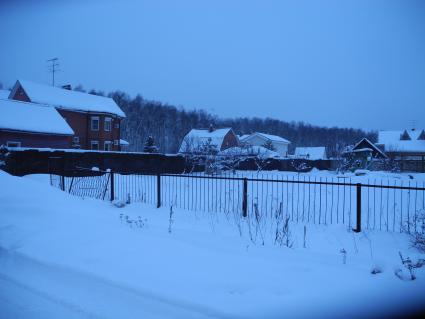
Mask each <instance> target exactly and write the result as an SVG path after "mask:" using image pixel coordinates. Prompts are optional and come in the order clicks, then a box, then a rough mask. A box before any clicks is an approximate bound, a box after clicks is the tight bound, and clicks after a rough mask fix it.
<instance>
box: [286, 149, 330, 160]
mask: <svg viewBox="0 0 425 319" xmlns="http://www.w3.org/2000/svg"><path fill="white" fill-rule="evenodd" d="M294 157H295V158H304V159H309V160H325V159H328V157H327V155H326V147H324V146H318V147H297V148H296V149H295V154H294Z"/></svg>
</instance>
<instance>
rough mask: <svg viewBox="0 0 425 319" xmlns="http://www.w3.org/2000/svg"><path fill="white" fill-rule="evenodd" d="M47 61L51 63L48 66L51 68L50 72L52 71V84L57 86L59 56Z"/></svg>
mask: <svg viewBox="0 0 425 319" xmlns="http://www.w3.org/2000/svg"><path fill="white" fill-rule="evenodd" d="M47 62H48V63H50V65H49V66H48V68H49V72H51V73H52V85H53V86H55V73H56V72H59V71H60V70H59V69H58V67H59V59H58V58H53V59H50V60H47Z"/></svg>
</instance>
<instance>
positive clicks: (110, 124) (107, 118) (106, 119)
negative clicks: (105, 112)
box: [103, 117, 112, 132]
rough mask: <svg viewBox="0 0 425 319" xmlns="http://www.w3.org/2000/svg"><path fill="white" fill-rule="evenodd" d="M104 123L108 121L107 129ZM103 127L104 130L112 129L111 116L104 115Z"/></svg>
mask: <svg viewBox="0 0 425 319" xmlns="http://www.w3.org/2000/svg"><path fill="white" fill-rule="evenodd" d="M106 123H108V128H109V129H108V130H107V129H106V127H107V125H106ZM103 129H104V130H105V132H110V131H112V117H105V121H104V123H103Z"/></svg>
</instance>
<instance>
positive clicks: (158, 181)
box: [156, 174, 161, 208]
mask: <svg viewBox="0 0 425 319" xmlns="http://www.w3.org/2000/svg"><path fill="white" fill-rule="evenodd" d="M156 195H157V196H156V208H159V207H161V174H158V175H156Z"/></svg>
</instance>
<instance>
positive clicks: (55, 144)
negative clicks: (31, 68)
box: [0, 99, 74, 148]
mask: <svg viewBox="0 0 425 319" xmlns="http://www.w3.org/2000/svg"><path fill="white" fill-rule="evenodd" d="M0 114H1V116H0V145H4V146H7V147H49V148H68V147H69V145H70V143H71V138H72V136H73V135H74V131H73V130H72V129H71V127H69V125H68V123H66V121H65V120H64V119H63V117H62V116H61V115H60V114H59V113H58V112H57V111H56V109H55V108H53V107H51V106H48V105H42V104H35V103H29V102H21V101H15V100H9V99H0Z"/></svg>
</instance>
